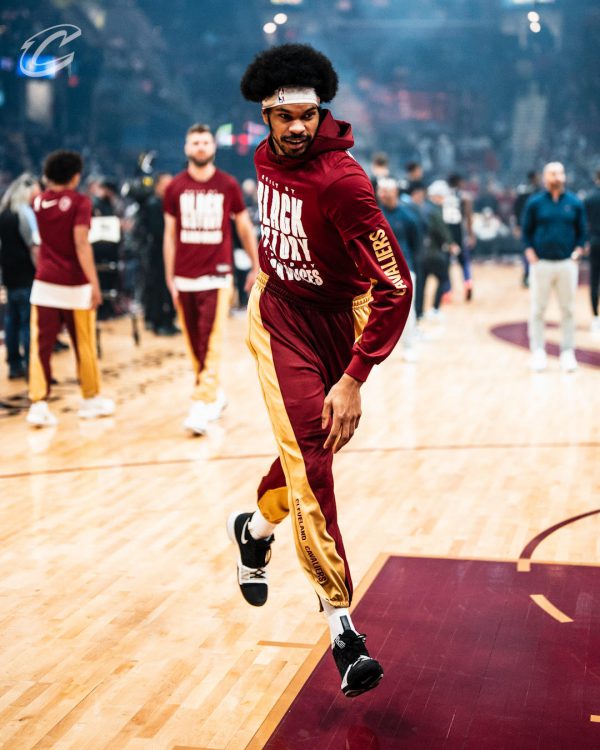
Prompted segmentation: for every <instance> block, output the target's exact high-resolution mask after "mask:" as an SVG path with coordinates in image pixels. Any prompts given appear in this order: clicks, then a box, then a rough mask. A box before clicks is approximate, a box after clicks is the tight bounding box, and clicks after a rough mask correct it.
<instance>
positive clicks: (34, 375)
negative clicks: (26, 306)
mask: <svg viewBox="0 0 600 750" xmlns="http://www.w3.org/2000/svg"><path fill="white" fill-rule="evenodd" d="M30 329H31V343H30V345H29V398H30V400H31V401H33V402H35V401H41V400H42V399H44V398H46V394H47V393H48V383H47V382H46V376H45V375H44V368H43V367H42V361H41V359H40V348H39V342H40V326H39V320H38V307H37V305H31V322H30Z"/></svg>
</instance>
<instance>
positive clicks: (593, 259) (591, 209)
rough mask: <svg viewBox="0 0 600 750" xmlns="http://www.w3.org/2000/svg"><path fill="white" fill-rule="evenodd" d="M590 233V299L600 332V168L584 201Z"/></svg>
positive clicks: (595, 326) (594, 324)
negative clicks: (599, 299)
mask: <svg viewBox="0 0 600 750" xmlns="http://www.w3.org/2000/svg"><path fill="white" fill-rule="evenodd" d="M584 206H585V213H586V216H587V220H588V227H589V235H590V300H591V303H592V315H593V316H594V317H593V319H592V333H600V317H598V291H599V289H600V169H599V170H598V171H597V172H596V188H595V190H593V191H592V192H591V193H590V194H589V195H588V196H587V198H586V199H585V201H584Z"/></svg>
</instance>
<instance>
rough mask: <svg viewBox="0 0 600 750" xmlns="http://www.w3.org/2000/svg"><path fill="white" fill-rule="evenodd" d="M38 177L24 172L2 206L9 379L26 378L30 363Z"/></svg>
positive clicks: (0, 264) (0, 251)
mask: <svg viewBox="0 0 600 750" xmlns="http://www.w3.org/2000/svg"><path fill="white" fill-rule="evenodd" d="M39 192H40V186H39V183H38V182H37V180H36V179H35V178H34V177H32V176H31V175H29V174H24V175H21V177H19V178H17V179H16V180H15V181H14V182H13V183H12V184H11V185H10V186H9V187H8V188H7V190H6V194H5V196H4V198H3V200H2V205H1V207H0V268H1V269H2V283H3V284H4V286H5V287H6V292H7V303H8V304H7V307H6V322H5V330H4V333H5V341H6V359H7V362H8V377H9V379H10V380H16V379H17V378H24V377H26V375H27V369H28V366H29V340H30V334H29V317H30V305H29V296H30V294H31V285H32V284H33V277H34V276H35V265H34V262H33V259H34V256H35V254H36V253H37V250H38V249H39V244H40V238H39V234H38V230H37V223H36V220H35V214H34V213H33V209H32V208H31V201H32V200H33V198H34V197H35V196H36V195H37V194H38V193H39Z"/></svg>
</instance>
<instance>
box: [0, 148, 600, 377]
mask: <svg viewBox="0 0 600 750" xmlns="http://www.w3.org/2000/svg"><path fill="white" fill-rule="evenodd" d="M364 166H365V169H366V170H367V171H368V173H369V174H370V175H371V178H372V183H373V187H374V191H375V195H376V197H377V200H378V202H379V203H380V205H381V207H382V209H383V211H384V214H385V215H386V218H387V219H388V221H389V223H390V225H391V227H392V230H393V231H394V233H395V234H396V236H397V238H398V240H399V243H400V245H401V247H402V248H403V250H404V253H405V255H406V258H407V261H408V263H409V266H410V269H411V274H412V275H413V280H414V282H415V296H414V310H413V313H412V315H411V319H410V320H409V323H408V325H407V330H406V332H405V334H404V336H403V339H402V342H403V348H402V351H403V357H404V359H405V360H406V361H415V360H416V358H417V355H416V346H415V344H416V342H417V341H418V338H419V323H420V321H421V320H423V319H428V320H430V321H439V320H441V319H442V318H443V311H442V308H443V305H444V304H445V303H447V302H449V301H450V300H451V299H452V296H453V295H454V298H455V299H457V298H460V299H464V300H465V301H467V302H469V301H470V300H471V299H472V298H473V294H476V290H474V289H473V278H472V270H471V262H472V260H473V259H475V260H482V259H488V258H501V257H505V258H512V259H515V258H521V257H522V252H523V247H524V246H523V241H522V238H521V219H522V216H523V211H524V208H525V205H526V202H527V200H528V199H529V198H530V197H531V196H532V195H533V194H536V193H538V191H540V190H542V189H543V187H542V184H541V179H540V174H539V173H538V172H535V171H531V172H529V173H528V174H527V175H526V176H525V177H526V179H525V180H524V181H523V183H521V184H519V185H517V186H511V187H508V188H507V187H505V186H502V185H500V183H499V182H498V181H497V180H496V179H494V178H493V177H491V178H487V179H485V178H484V179H478V178H476V177H469V178H467V179H464V178H463V177H462V176H461V175H460V174H458V173H456V172H455V173H452V174H449V175H446V176H445V177H440V176H437V175H434V177H435V179H434V178H433V177H431V176H429V175H427V174H426V173H425V170H424V169H423V165H422V164H421V163H420V162H416V161H412V162H409V163H407V164H405V165H403V167H402V168H401V169H398V165H397V164H395V163H394V161H393V160H390V158H389V157H388V155H387V154H385V153H383V152H377V153H375V154H373V155H372V158H371V160H370V163H369V164H365V165H364ZM171 178H172V175H171V174H170V173H168V172H155V173H153V174H147V175H145V176H144V177H141V178H140V177H138V178H132V179H130V180H126V181H124V182H122V183H121V184H119V182H118V181H117V180H116V178H113V177H108V176H101V175H96V174H91V175H89V176H88V177H87V179H86V180H85V181H84V183H83V190H84V192H86V193H87V194H88V195H89V196H90V198H91V200H92V204H93V214H94V218H93V222H92V230H91V233H90V240H91V243H92V247H93V249H94V256H95V261H96V265H97V268H98V275H99V279H100V285H101V288H102V293H103V302H102V305H101V306H100V308H99V310H98V318H99V320H102V319H107V318H111V317H116V316H121V315H127V314H133V315H134V316H135V315H137V313H138V311H139V310H141V311H142V313H143V317H144V322H145V327H146V329H147V330H148V331H151V332H152V333H153V334H154V335H156V336H173V335H177V334H178V333H180V329H179V327H178V325H177V320H176V311H175V309H174V306H173V302H172V300H171V296H170V294H169V292H168V289H167V287H166V285H165V280H164V263H163V252H162V245H163V229H164V222H163V207H162V197H163V195H164V192H165V189H166V187H167V185H168V184H169V182H170V180H171ZM242 187H243V193H244V199H245V201H246V205H247V207H248V208H249V211H250V216H251V217H252V219H253V222H254V225H255V227H256V231H257V236H258V234H259V231H260V230H259V216H258V205H257V198H256V183H255V181H254V180H253V179H251V178H248V179H246V180H245V181H244V182H243V183H242ZM588 187H589V189H588V191H581V193H582V197H583V196H584V195H585V193H586V192H588V193H589V192H590V191H591V189H592V187H593V184H592V181H591V180H590V182H589V186H588ZM40 189H41V184H40V181H39V179H38V178H37V177H36V176H35V175H33V174H31V173H28V172H27V173H23V174H22V175H21V176H19V177H18V178H17V179H16V180H14V181H13V182H12V183H11V184H10V185H9V186H8V187H7V188H6V189H5V191H4V193H3V196H2V198H1V199H0V200H1V202H0V238H1V239H2V246H1V247H0V258H1V260H2V263H1V268H2V282H3V284H4V287H5V288H6V293H5V300H4V304H2V305H0V315H2V318H0V320H2V322H3V328H4V340H5V346H6V351H7V355H6V359H7V365H8V377H9V378H12V379H21V378H24V377H26V374H27V365H28V347H29V292H30V289H31V284H32V282H33V277H34V274H35V262H36V253H37V249H38V245H39V236H38V234H37V229H36V226H35V216H34V214H33V211H32V209H31V204H32V201H33V200H34V198H35V197H36V195H38V194H39V192H40ZM234 245H235V251H234V282H235V290H236V292H235V297H234V301H233V306H232V310H231V314H232V315H234V316H235V315H243V314H244V309H245V304H246V301H247V295H246V293H245V291H244V282H245V278H246V274H247V272H248V270H249V268H250V263H249V259H248V257H247V255H246V253H245V252H244V250H243V249H242V248H241V243H240V242H239V241H235V233H234ZM453 263H456V264H457V265H459V266H460V269H461V276H462V288H460V289H456V288H454V289H452V286H451V273H450V268H451V265H452V264H453ZM455 278H456V276H455ZM428 282H429V285H430V286H429V287H428V288H430V289H431V290H430V292H429V293H428V294H427V295H425V289H426V286H427V284H428ZM522 283H523V285H525V286H527V284H528V266H527V263H526V262H525V263H524V267H523V276H522ZM596 305H597V302H596ZM595 320H596V321H597V313H596V317H595ZM58 346H59V347H61V346H64V345H63V344H61V343H60V342H59V343H58Z"/></svg>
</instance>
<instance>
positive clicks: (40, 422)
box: [27, 401, 58, 427]
mask: <svg viewBox="0 0 600 750" xmlns="http://www.w3.org/2000/svg"><path fill="white" fill-rule="evenodd" d="M27 421H28V422H29V424H30V425H32V426H33V427H54V425H56V424H58V419H57V418H56V417H55V416H54V414H52V412H51V411H50V407H49V406H48V402H47V401H36V402H35V403H33V404H31V406H30V407H29V411H28V412H27Z"/></svg>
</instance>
